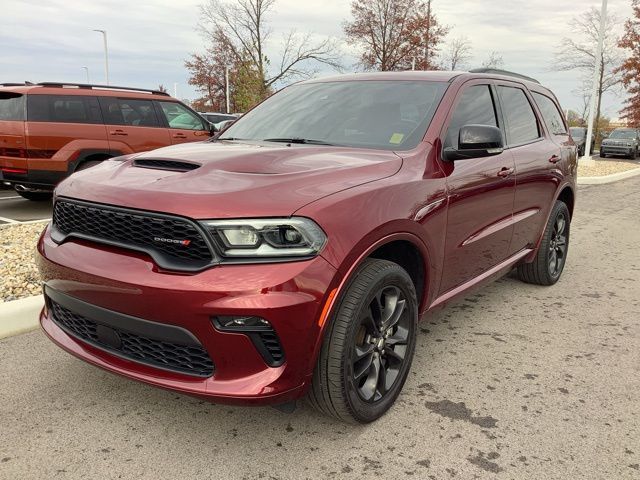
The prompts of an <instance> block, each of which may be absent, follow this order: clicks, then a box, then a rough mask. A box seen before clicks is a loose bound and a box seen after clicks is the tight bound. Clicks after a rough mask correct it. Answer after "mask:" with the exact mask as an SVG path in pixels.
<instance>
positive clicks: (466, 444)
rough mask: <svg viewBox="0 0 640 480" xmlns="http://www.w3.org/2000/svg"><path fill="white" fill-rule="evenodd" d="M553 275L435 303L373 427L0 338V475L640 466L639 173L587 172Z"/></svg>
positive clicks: (552, 472)
mask: <svg viewBox="0 0 640 480" xmlns="http://www.w3.org/2000/svg"><path fill="white" fill-rule="evenodd" d="M579 195H580V197H579V199H578V205H577V208H576V215H575V218H574V222H573V224H572V233H571V235H572V238H571V248H570V253H569V260H568V264H567V267H566V269H565V273H564V276H563V278H562V280H561V281H560V282H559V283H558V284H557V285H556V286H555V287H551V288H544V287H536V286H531V285H526V284H523V283H521V282H519V281H518V280H516V279H515V278H513V277H507V278H504V279H503V280H501V281H499V282H497V283H495V284H493V285H491V286H489V287H487V288H485V289H483V290H481V291H479V292H477V293H475V294H472V295H470V296H469V297H468V298H467V299H465V300H464V301H461V302H459V303H457V304H454V305H450V306H449V307H447V308H446V309H444V310H441V311H439V312H437V313H435V314H431V315H429V316H427V317H426V318H425V319H424V321H423V322H422V324H421V329H420V337H419V340H418V346H417V350H416V357H415V360H414V363H413V367H412V372H411V374H410V377H409V380H408V382H407V384H406V386H405V389H404V392H403V394H402V395H401V396H400V398H399V402H398V403H397V405H396V406H395V407H394V408H393V409H392V410H391V411H390V412H389V413H388V414H387V415H386V416H385V417H383V418H382V419H381V420H380V421H378V422H376V423H374V424H371V425H367V426H350V425H345V424H341V423H338V422H334V421H333V420H330V419H328V418H325V417H323V416H321V415H319V414H316V413H315V412H314V411H313V410H311V409H310V408H308V407H306V406H303V407H302V408H300V409H299V410H297V411H296V412H294V413H293V414H284V413H281V412H278V411H276V410H273V409H270V408H253V409H252V408H236V407H228V406H222V405H212V404H209V403H206V402H202V401H199V400H195V399H192V398H188V397H183V396H180V395H176V394H174V393H171V392H166V391H162V390H158V389H154V388H152V387H148V386H145V385H141V384H138V383H135V382H132V381H129V380H126V379H124V378H120V377H118V376H115V375H112V374H109V373H106V372H103V371H101V370H99V369H97V368H94V367H91V366H89V365H87V364H85V363H83V362H81V361H79V360H76V359H75V358H73V357H71V356H70V355H68V354H66V353H64V352H63V351H62V350H60V349H58V348H57V347H55V346H54V345H53V344H51V342H49V341H48V340H47V339H46V338H45V337H44V335H43V334H42V333H41V332H39V331H37V332H33V333H29V334H24V335H20V336H17V337H12V338H8V339H5V340H2V341H0V378H1V379H2V388H1V389H0V415H1V417H2V433H1V435H0V478H2V479H42V478H71V479H78V478H92V479H94V478H95V479H98V478H99V479H112V478H114V479H115V478H144V479H147V478H148V479H164V478H167V479H204V478H210V479H236V478H237V479H258V478H261V479H262V478H264V479H305V478H309V479H318V478H340V479H342V478H346V479H348V478H354V479H356V478H358V479H360V478H385V479H386V478H389V479H396V478H405V477H406V478H421V479H423V478H424V479H438V480H441V479H451V478H456V479H457V478H462V479H472V478H482V479H484V478H499V479H500V478H505V479H632V478H640V440H639V439H640V414H639V411H640V408H639V407H640V402H639V401H638V392H640V299H639V297H638V292H639V291H640V288H639V282H640V257H639V255H638V245H640V214H639V213H638V212H640V177H635V178H632V179H629V180H625V181H622V182H618V183H614V184H608V185H602V186H589V187H581V188H580V191H579Z"/></svg>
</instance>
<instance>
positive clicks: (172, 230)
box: [37, 71, 577, 422]
mask: <svg viewBox="0 0 640 480" xmlns="http://www.w3.org/2000/svg"><path fill="white" fill-rule="evenodd" d="M503 73H504V74H502V75H499V74H493V73H491V74H483V73H460V72H416V71H411V72H382V73H361V74H357V75H344V76H337V77H333V78H324V79H321V80H309V81H306V82H301V83H297V84H295V85H292V86H289V87H287V88H284V89H283V90H281V91H280V92H278V93H276V94H275V95H273V96H271V97H269V98H268V99H267V100H265V101H264V102H263V103H262V104H260V105H258V106H257V107H255V108H254V109H253V110H251V111H250V112H248V113H247V114H246V115H244V116H243V117H241V118H240V119H239V120H238V121H237V122H236V123H234V124H233V125H231V126H230V127H229V128H228V129H227V130H225V131H224V132H222V134H221V135H220V136H219V137H218V138H216V139H215V141H210V142H202V143H199V144H193V145H181V146H175V147H168V148H163V149H159V150H155V151H153V152H147V153H142V154H134V155H126V156H123V157H120V158H117V159H113V160H108V161H105V162H103V163H102V164H101V165H99V166H97V167H95V168H91V169H89V170H86V171H83V172H79V173H78V174H76V175H74V176H73V177H72V178H70V179H68V180H66V181H64V182H62V183H61V184H60V185H59V186H58V188H57V189H56V198H55V202H54V209H53V220H52V222H51V224H50V225H48V226H47V228H46V230H45V231H44V232H43V234H42V236H41V238H40V240H39V242H38V252H39V255H38V260H37V262H38V265H39V269H40V272H41V275H42V279H43V282H44V294H45V302H46V303H45V305H46V306H45V308H44V310H43V311H42V313H41V316H40V321H41V324H42V328H43V329H44V331H45V332H46V334H47V335H48V336H49V338H50V339H51V340H53V341H54V342H55V343H56V344H58V345H59V346H60V347H62V348H63V349H65V350H66V351H68V352H70V353H72V354H73V355H75V356H77V357H79V358H81V359H84V360H85V361H87V362H89V363H92V364H94V365H97V366H99V367H102V368H104V369H106V370H109V371H111V372H114V373H119V374H121V375H124V376H126V377H128V378H130V379H136V380H139V381H142V382H146V383H148V384H151V385H155V386H159V387H164V388H167V389H172V390H176V391H179V392H181V393H185V394H189V395H194V396H197V397H200V398H204V399H209V400H212V401H214V402H216V403H232V404H246V405H264V404H271V405H280V406H282V405H287V406H288V407H290V404H291V402H293V401H295V400H297V399H299V398H301V397H303V396H304V395H305V394H306V395H307V396H308V397H307V398H308V400H309V402H310V403H311V404H312V405H313V406H314V407H315V408H317V409H318V410H320V411H321V412H324V413H326V414H328V415H332V416H334V417H337V418H339V419H341V420H344V421H348V422H371V421H373V420H376V419H377V418H379V417H380V416H382V415H383V414H384V413H385V412H386V411H387V410H388V409H389V408H390V407H391V406H392V405H393V403H394V402H395V400H396V398H397V397H398V395H399V394H400V391H401V390H402V387H403V385H404V383H405V380H406V378H407V375H408V373H409V369H410V366H411V361H412V358H413V355H414V350H415V348H416V343H417V337H418V332H419V330H418V326H417V325H418V319H419V318H421V317H422V316H423V314H424V313H425V312H428V311H431V310H434V309H436V308H438V307H440V306H442V305H444V304H445V303H447V302H449V301H451V300H453V299H456V298H462V297H464V296H465V295H468V292H469V291H470V290H471V289H472V288H476V287H478V286H480V285H483V284H485V283H487V282H489V281H491V280H494V279H496V278H499V277H500V276H502V275H504V274H505V273H507V272H509V271H510V270H511V269H512V268H517V271H518V275H519V277H520V278H521V279H522V280H523V281H525V282H530V283H534V284H539V285H553V284H555V283H556V282H557V281H558V279H559V278H560V275H561V274H562V271H563V268H564V265H565V261H566V259H567V254H568V247H569V230H570V222H571V218H572V215H573V208H574V203H575V192H576V184H575V182H576V178H575V174H576V169H577V161H576V148H575V144H574V142H573V140H572V139H571V137H570V136H569V132H568V128H567V126H566V123H565V120H564V117H563V114H562V110H561V108H560V106H559V104H558V102H557V100H556V98H555V96H554V95H553V93H551V92H550V91H549V90H548V89H546V88H544V87H543V86H541V85H540V84H539V83H537V82H535V81H531V80H527V79H525V78H524V77H521V76H517V75H512V74H508V73H507V72H503ZM564 288H566V286H565V287H564ZM562 293H563V289H562V288H561V289H558V290H557V291H556V293H555V294H554V293H551V292H549V293H546V294H545V295H547V296H553V295H557V296H559V298H561V296H562ZM517 296H518V295H517V293H515V292H514V293H513V294H511V295H507V296H506V297H505V298H506V299H502V300H500V301H511V302H517V301H518V298H517ZM532 321H535V319H533V320H532ZM465 348H473V347H465ZM477 348H478V355H482V354H483V352H482V346H481V345H479V344H478V345H477ZM417 375H418V376H419V377H420V378H423V377H424V378H428V377H429V375H431V373H430V372H428V371H421V372H417ZM74 381H80V382H82V380H79V379H74ZM454 381H455V380H454V379H452V382H454Z"/></svg>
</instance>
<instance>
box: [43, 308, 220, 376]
mask: <svg viewBox="0 0 640 480" xmlns="http://www.w3.org/2000/svg"><path fill="white" fill-rule="evenodd" d="M48 304H49V305H50V309H51V312H52V314H53V315H52V318H53V321H54V322H55V323H56V324H57V325H58V326H59V327H60V328H62V329H63V330H64V331H66V332H67V333H69V334H70V335H73V336H74V337H76V338H79V339H80V340H84V341H86V342H88V343H91V344H93V345H95V346H97V347H99V348H101V349H103V350H107V351H109V352H113V353H115V354H117V355H118V356H120V357H124V358H127V359H130V360H133V361H137V362H141V363H145V364H147V365H151V366H154V367H159V368H162V369H165V370H171V371H174V372H179V373H186V374H188V375H195V376H199V377H210V376H211V375H213V362H212V361H211V358H209V355H208V354H207V352H206V350H205V349H204V348H202V346H197V345H180V344H176V343H171V342H169V341H163V340H156V339H152V338H148V337H145V336H142V335H137V334H134V333H130V332H126V331H124V330H121V329H118V328H114V327H108V331H109V332H110V333H111V332H115V334H113V333H112V334H111V336H110V337H109V338H107V337H105V336H104V334H103V333H102V332H101V330H100V329H104V328H105V326H99V325H101V324H98V323H96V322H94V321H93V320H91V319H89V318H87V317H84V316H82V315H78V314H75V313H73V312H72V311H71V310H69V309H67V308H65V307H63V306H62V305H60V304H59V303H56V302H55V301H53V300H51V299H48ZM114 338H115V341H114Z"/></svg>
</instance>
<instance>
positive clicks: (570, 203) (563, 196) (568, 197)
mask: <svg viewBox="0 0 640 480" xmlns="http://www.w3.org/2000/svg"><path fill="white" fill-rule="evenodd" d="M574 188H575V187H574V186H573V185H572V184H570V183H565V184H564V185H562V186H561V187H559V188H558V191H557V192H556V195H555V197H554V198H553V204H552V206H553V205H554V204H555V202H556V201H558V200H560V201H562V202H564V203H565V204H566V205H567V208H568V209H569V217H570V219H571V220H572V219H573V209H574V207H575V202H576V194H575V191H574ZM552 211H553V208H549V213H548V214H547V218H546V219H545V222H544V224H543V226H542V230H541V232H540V235H539V236H538V241H537V243H536V245H535V248H534V249H533V250H532V252H531V253H530V254H529V255H527V256H526V257H525V258H524V260H523V263H531V262H533V259H534V258H535V257H536V254H537V253H538V249H539V248H540V244H541V243H542V237H543V235H544V230H545V228H546V226H547V223H548V222H549V216H550V215H551V212H552Z"/></svg>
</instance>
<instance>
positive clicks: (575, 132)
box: [569, 128, 585, 138]
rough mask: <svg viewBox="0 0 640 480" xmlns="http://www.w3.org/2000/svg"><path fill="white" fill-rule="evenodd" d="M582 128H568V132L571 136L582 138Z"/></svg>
mask: <svg viewBox="0 0 640 480" xmlns="http://www.w3.org/2000/svg"><path fill="white" fill-rule="evenodd" d="M584 130H585V129H584V128H570V129H569V133H571V136H572V137H573V138H582V137H584Z"/></svg>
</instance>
